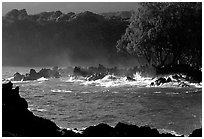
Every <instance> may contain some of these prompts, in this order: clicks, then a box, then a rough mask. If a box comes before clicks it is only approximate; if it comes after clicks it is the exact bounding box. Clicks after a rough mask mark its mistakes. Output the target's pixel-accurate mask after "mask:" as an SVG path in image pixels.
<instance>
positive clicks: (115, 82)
mask: <svg viewBox="0 0 204 139" xmlns="http://www.w3.org/2000/svg"><path fill="white" fill-rule="evenodd" d="M180 76H181V80H180V82H178V80H176V79H175V78H173V75H166V76H163V78H165V79H166V80H167V79H168V78H170V79H171V82H168V83H163V84H160V85H158V86H151V83H152V82H155V81H156V80H158V79H159V78H160V77H154V78H153V77H148V76H147V77H144V76H142V74H141V73H140V72H136V73H135V74H133V77H132V78H131V77H127V76H115V75H112V74H108V75H106V76H104V77H103V78H102V79H97V80H89V77H81V76H69V77H68V79H64V80H63V81H65V82H71V83H79V84H81V85H94V86H101V87H118V86H137V87H160V88H172V87H173V88H180V87H183V84H184V85H186V86H189V87H194V88H202V83H190V82H188V81H186V80H185V75H180ZM129 78H130V79H129Z"/></svg>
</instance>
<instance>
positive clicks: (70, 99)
mask: <svg viewBox="0 0 204 139" xmlns="http://www.w3.org/2000/svg"><path fill="white" fill-rule="evenodd" d="M35 69H36V71H39V70H40V69H41V68H35ZM29 70H30V68H29V67H3V68H2V81H3V82H6V81H5V80H6V79H8V78H10V77H12V76H13V74H14V73H15V72H19V73H22V74H25V73H28V72H29ZM134 78H135V79H136V81H126V79H125V77H115V76H112V75H108V76H106V77H104V78H103V79H101V80H96V81H87V80H85V79H84V78H77V79H76V78H74V77H72V76H69V75H67V77H61V78H58V79H54V78H49V79H45V78H41V79H39V80H36V81H25V82H13V83H14V87H15V86H19V87H20V95H21V96H22V97H23V98H25V99H26V101H27V102H28V105H29V109H30V110H31V111H32V112H33V113H34V114H35V115H38V116H41V117H44V118H47V119H50V120H52V121H54V122H55V123H56V124H57V125H58V126H60V127H63V128H72V129H74V128H78V129H82V128H86V127H88V126H91V125H96V124H99V123H107V124H109V125H111V126H115V125H116V124H117V123H118V122H123V123H127V124H134V125H138V126H142V125H148V126H150V127H154V128H157V129H159V130H160V131H161V132H162V131H163V132H164V131H165V132H167V131H168V132H175V133H177V134H184V135H189V134H190V133H191V132H192V131H193V130H194V129H196V128H200V127H201V126H202V85H196V84H194V85H191V86H190V87H186V88H180V87H177V84H176V83H171V84H167V85H165V86H160V87H149V84H150V83H151V82H152V80H153V79H152V78H150V77H141V76H140V74H139V73H136V74H135V76H134Z"/></svg>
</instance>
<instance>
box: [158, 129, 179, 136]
mask: <svg viewBox="0 0 204 139" xmlns="http://www.w3.org/2000/svg"><path fill="white" fill-rule="evenodd" d="M158 131H159V132H160V133H170V134H172V135H175V136H181V134H178V133H176V131H173V130H169V129H158Z"/></svg>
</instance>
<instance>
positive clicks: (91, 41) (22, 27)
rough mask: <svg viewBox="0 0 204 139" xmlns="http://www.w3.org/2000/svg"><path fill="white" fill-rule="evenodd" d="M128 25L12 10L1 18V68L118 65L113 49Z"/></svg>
mask: <svg viewBox="0 0 204 139" xmlns="http://www.w3.org/2000/svg"><path fill="white" fill-rule="evenodd" d="M128 24H129V21H128V20H127V19H124V18H122V17H118V18H114V17H110V18H106V17H105V16H102V15H99V14H95V13H92V12H89V11H86V12H83V13H79V14H75V13H73V12H70V13H66V14H64V13H62V12H61V11H53V12H42V13H39V14H35V15H28V14H27V11H26V10H25V9H22V10H17V9H14V10H11V11H10V12H8V13H7V14H6V15H5V16H3V17H2V52H3V54H2V56H3V65H10V66H53V65H77V64H78V65H82V64H84V65H94V64H97V65H98V63H102V64H106V65H114V64H116V65H117V64H118V63H121V62H120V61H121V60H123V58H121V56H118V55H117V50H116V48H115V46H116V44H117V40H119V39H120V37H121V35H122V34H124V32H125V29H126V27H127V25H128ZM124 63H125V62H124Z"/></svg>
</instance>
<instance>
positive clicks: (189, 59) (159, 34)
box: [117, 2, 202, 70]
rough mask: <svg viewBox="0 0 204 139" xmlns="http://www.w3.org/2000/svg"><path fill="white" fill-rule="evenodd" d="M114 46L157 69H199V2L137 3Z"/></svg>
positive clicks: (200, 11) (200, 28) (200, 45)
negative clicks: (136, 8)
mask: <svg viewBox="0 0 204 139" xmlns="http://www.w3.org/2000/svg"><path fill="white" fill-rule="evenodd" d="M117 49H118V51H119V52H121V53H123V54H131V55H134V56H135V57H137V58H138V60H140V61H144V60H145V62H146V63H148V65H150V66H153V67H155V68H156V69H161V68H165V67H168V69H169V68H170V67H171V68H172V70H176V69H177V70H180V68H182V66H181V65H185V67H190V68H193V69H200V68H201V67H202V3H190V2H185V3H184V2H183V3H175V2H174V3H156V2H153V3H140V8H139V10H138V12H135V13H134V15H133V16H132V18H131V23H130V25H129V26H128V28H127V29H126V32H125V34H124V35H123V36H122V37H121V39H120V40H119V41H118V44H117Z"/></svg>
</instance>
